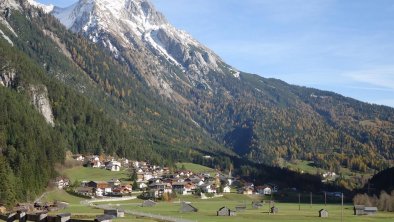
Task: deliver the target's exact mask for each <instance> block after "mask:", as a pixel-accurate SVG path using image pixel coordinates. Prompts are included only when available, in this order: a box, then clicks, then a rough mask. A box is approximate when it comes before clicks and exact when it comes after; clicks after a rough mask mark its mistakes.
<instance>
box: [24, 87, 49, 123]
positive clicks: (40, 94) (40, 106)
mask: <svg viewBox="0 0 394 222" xmlns="http://www.w3.org/2000/svg"><path fill="white" fill-rule="evenodd" d="M29 93H30V96H31V97H30V98H31V102H32V103H33V105H34V107H35V108H36V109H37V110H38V111H39V112H40V113H41V114H42V116H44V118H45V120H46V121H47V123H48V124H50V125H51V126H52V127H53V126H55V122H54V117H53V113H52V108H51V103H50V101H49V97H48V89H47V87H46V86H44V85H31V86H30V87H29Z"/></svg>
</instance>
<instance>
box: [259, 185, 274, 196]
mask: <svg viewBox="0 0 394 222" xmlns="http://www.w3.org/2000/svg"><path fill="white" fill-rule="evenodd" d="M256 192H257V193H258V194H260V195H271V193H272V188H271V187H270V186H258V187H256Z"/></svg>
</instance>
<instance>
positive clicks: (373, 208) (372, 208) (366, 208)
mask: <svg viewBox="0 0 394 222" xmlns="http://www.w3.org/2000/svg"><path fill="white" fill-rule="evenodd" d="M364 211H378V208H377V207H364Z"/></svg>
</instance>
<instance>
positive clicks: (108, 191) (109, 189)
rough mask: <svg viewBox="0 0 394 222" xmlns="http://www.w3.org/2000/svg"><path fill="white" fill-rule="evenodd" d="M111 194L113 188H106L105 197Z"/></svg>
mask: <svg viewBox="0 0 394 222" xmlns="http://www.w3.org/2000/svg"><path fill="white" fill-rule="evenodd" d="M110 193H112V188H111V187H106V188H104V194H105V195H107V194H110Z"/></svg>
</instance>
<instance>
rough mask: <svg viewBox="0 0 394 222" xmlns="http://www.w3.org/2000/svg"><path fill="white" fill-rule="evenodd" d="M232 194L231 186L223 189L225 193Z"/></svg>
mask: <svg viewBox="0 0 394 222" xmlns="http://www.w3.org/2000/svg"><path fill="white" fill-rule="evenodd" d="M230 192H231V188H230V186H225V187H223V193H230Z"/></svg>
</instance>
